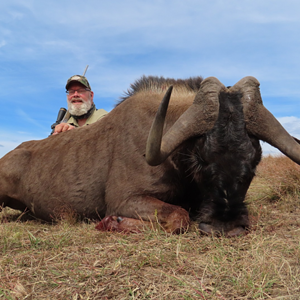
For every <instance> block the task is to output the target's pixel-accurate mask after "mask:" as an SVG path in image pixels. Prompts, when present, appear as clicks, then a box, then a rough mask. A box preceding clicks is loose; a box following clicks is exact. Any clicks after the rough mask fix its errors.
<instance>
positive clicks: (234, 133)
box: [146, 76, 300, 235]
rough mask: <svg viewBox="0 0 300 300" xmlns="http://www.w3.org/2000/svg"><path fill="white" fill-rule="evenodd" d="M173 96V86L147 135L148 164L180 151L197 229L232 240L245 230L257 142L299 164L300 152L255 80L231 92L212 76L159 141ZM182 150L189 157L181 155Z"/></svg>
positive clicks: (247, 80)
mask: <svg viewBox="0 0 300 300" xmlns="http://www.w3.org/2000/svg"><path fill="white" fill-rule="evenodd" d="M171 91H172V87H171V88H170V89H169V90H168V92H167V93H166V95H165V97H164V99H163V101H162V103H161V106H160V108H159V111H158V113H157V116H156V118H155V120H154V122H153V125H152V128H151V131H150V133H149V137H148V142H147V149H146V160H147V162H148V163H149V164H150V165H159V164H160V163H162V162H163V161H164V160H165V159H166V158H167V157H168V156H170V155H171V154H172V153H173V152H174V151H175V150H176V149H178V153H179V155H180V153H182V155H183V156H184V155H185V156H186V157H187V158H186V159H184V158H183V157H182V158H183V159H182V161H183V163H181V165H183V169H185V170H186V172H187V173H189V174H190V175H189V176H190V180H191V181H193V182H194V183H195V184H196V185H197V193H196V194H194V195H191V197H195V198H196V199H194V201H195V203H197V205H199V206H198V207H195V210H198V211H199V215H198V218H199V221H200V225H199V226H200V229H202V230H203V231H205V232H211V231H212V230H216V231H218V230H219V231H224V232H226V233H227V234H228V235H236V234H237V233H238V232H239V231H243V229H244V227H247V226H248V216H247V209H246V207H245V204H244V202H243V201H244V198H245V195H246V192H247V190H248V188H249V185H250V183H251V181H252V179H253V177H254V175H255V168H256V166H257V165H258V163H259V162H260V159H261V147H260V145H259V140H263V141H266V142H268V143H269V144H271V145H272V146H274V147H276V148H278V149H279V150H280V151H282V152H283V153H284V154H286V155H287V156H288V157H290V158H291V159H292V160H294V161H295V162H296V163H298V164H299V163H300V147H299V145H298V143H296V142H295V140H294V138H293V137H291V136H290V135H289V134H288V133H287V132H286V131H285V129H284V128H283V127H282V126H281V125H280V123H279V122H278V121H277V120H276V118H275V117H274V116H273V115H272V114H271V113H270V112H269V111H268V110H267V109H266V108H265V107H264V106H263V103H262V99H261V95H260V91H259V82H258V81H257V80H256V79H255V78H254V77H250V76H249V77H245V78H243V79H242V80H240V81H239V82H238V83H236V84H235V85H234V86H232V87H229V88H226V87H225V86H224V85H223V84H222V83H221V82H220V81H219V80H218V79H216V78H214V77H210V78H207V79H205V80H204V81H203V82H202V83H201V87H200V90H199V92H198V93H197V95H196V97H195V100H194V103H193V105H192V106H191V107H190V108H189V109H188V110H187V111H186V112H185V113H183V114H182V115H181V117H180V118H179V119H178V121H177V122H176V123H175V124H174V125H173V126H172V127H171V128H170V129H169V131H168V132H167V133H166V134H165V135H164V136H162V135H163V126H164V119H165V115H166V111H167V107H168V102H169V99H170V95H171ZM183 145H184V146H183ZM188 145H190V146H188ZM186 149H188V150H187V151H188V153H183V152H184V151H185V150H186ZM187 201H190V200H187ZM192 201H193V200H192Z"/></svg>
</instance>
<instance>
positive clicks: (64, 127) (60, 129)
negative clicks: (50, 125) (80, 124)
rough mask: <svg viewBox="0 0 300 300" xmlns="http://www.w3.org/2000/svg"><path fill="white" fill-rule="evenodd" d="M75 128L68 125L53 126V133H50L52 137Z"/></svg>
mask: <svg viewBox="0 0 300 300" xmlns="http://www.w3.org/2000/svg"><path fill="white" fill-rule="evenodd" d="M74 128H75V126H73V125H71V124H68V123H60V124H58V125H56V126H55V129H54V132H53V133H52V135H55V134H58V133H60V132H64V131H68V130H71V129H74Z"/></svg>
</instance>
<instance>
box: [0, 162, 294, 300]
mask: <svg viewBox="0 0 300 300" xmlns="http://www.w3.org/2000/svg"><path fill="white" fill-rule="evenodd" d="M299 179H300V169H299V167H298V166H296V165H295V164H294V163H291V162H290V161H289V160H288V159H286V158H283V157H279V158H274V157H268V158H265V159H264V160H263V162H262V164H261V165H260V167H259V169H258V174H257V177H256V178H255V180H254V182H253V184H252V186H251V188H250V190H249V193H248V196H247V202H248V204H249V211H250V214H251V222H252V227H251V229H250V230H249V232H248V234H247V235H245V236H241V237H238V238H232V239H228V238H223V237H206V236H201V235H200V234H199V232H198V230H197V228H196V226H194V227H193V226H192V228H191V229H190V230H189V232H188V233H185V234H182V235H167V234H165V233H164V232H163V231H154V230H145V232H143V233H140V234H131V235H125V234H117V233H103V232H98V231H96V230H95V229H94V227H95V224H93V223H90V224H88V223H76V222H74V220H73V218H72V217H70V218H69V219H66V220H62V221H60V222H59V223H58V224H56V225H49V224H44V223H41V222H39V221H36V220H26V219H23V218H24V217H21V218H19V219H18V214H17V213H16V212H15V211H12V210H10V209H4V210H3V212H2V213H1V214H0V220H1V224H0V253H1V256H0V299H173V300H175V299H222V300H224V299H299V298H300V289H299V286H300V226H299V225H300V211H299V208H298V207H299V202H300V200H299V199H300V198H299V188H298V187H299V184H298V181H299ZM22 219H23V220H22Z"/></svg>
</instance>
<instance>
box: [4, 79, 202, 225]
mask: <svg viewBox="0 0 300 300" xmlns="http://www.w3.org/2000/svg"><path fill="white" fill-rule="evenodd" d="M143 80H144V79H143ZM199 81H201V79H199V78H198V79H196V80H195V81H194V85H195V86H196V87H197V86H198V84H199ZM149 82H150V81H149ZM189 82H190V84H189V85H186V82H183V81H178V82H177V83H176V84H175V88H174V93H173V95H172V99H171V103H170V108H169V111H168V114H167V124H168V125H167V126H166V130H167V129H168V128H169V127H170V126H171V125H172V124H173V123H174V122H175V121H176V120H177V119H178V118H179V116H180V115H181V114H182V113H183V112H184V111H185V110H186V109H187V108H188V107H189V106H190V105H191V103H192V101H193V99H194V97H195V93H196V88H195V89H192V88H191V86H193V80H192V79H190V81H189ZM172 83H174V82H173V81H172ZM149 84H150V83H149ZM169 84H170V83H169V82H167V81H166V82H165V85H169ZM149 86H150V87H149ZM149 86H148V87H147V88H138V89H136V90H135V91H133V92H130V93H129V95H128V97H127V98H126V101H123V102H121V103H120V104H119V105H118V106H117V107H116V108H115V109H113V110H112V111H111V112H110V113H109V114H108V115H107V116H105V117H104V118H102V119H101V120H99V121H98V122H96V123H94V124H92V125H89V126H86V127H82V128H77V129H73V130H71V131H68V132H64V133H61V134H58V135H55V136H50V137H48V138H46V139H44V140H40V141H29V142H25V143H22V144H21V145H20V146H18V147H17V148H16V149H15V150H13V151H11V152H10V153H8V154H7V155H5V156H4V157H3V158H2V159H1V160H0V204H2V205H3V206H9V207H12V208H15V209H22V210H23V209H25V208H28V209H29V210H30V211H31V212H32V213H33V214H34V215H35V216H37V217H38V218H41V219H44V220H48V221H51V220H52V219H53V218H56V217H57V214H59V211H60V209H61V210H62V211H65V210H66V209H70V210H72V211H74V212H76V213H77V214H78V215H80V216H81V217H87V218H99V217H100V218H103V217H104V216H122V217H127V218H134V219H142V220H145V221H148V220H151V221H156V218H157V219H158V220H159V221H160V222H161V223H162V224H167V225H166V226H165V227H166V229H167V230H168V231H176V230H178V225H174V226H173V225H172V224H173V223H172V222H173V221H172V222H171V223H172V224H171V225H170V224H169V223H168V218H169V217H170V216H171V215H172V214H173V215H174V212H176V214H177V217H176V220H174V224H175V223H176V224H177V223H178V218H179V220H180V221H179V222H181V223H184V225H183V226H184V227H185V228H186V227H187V226H188V213H187V212H186V211H185V210H183V209H182V208H179V207H177V206H174V205H169V204H167V203H165V202H172V201H173V199H174V198H176V197H178V194H180V182H179V177H178V174H177V172H176V170H175V169H174V168H173V167H172V165H173V163H172V161H171V159H168V160H167V161H166V162H164V163H163V164H162V165H160V166H157V167H150V166H149V165H148V164H147V163H146V161H145V158H144V154H145V145H146V139H147V134H148V132H149V129H150V126H151V123H152V120H153V118H154V115H155V113H156V111H157V108H158V105H159V103H160V101H161V99H162V97H163V93H164V91H165V88H162V89H158V88H152V86H153V84H152V83H151V84H150V85H149ZM149 89H150V90H151V92H149ZM170 218H171V217H170ZM171 219H172V218H171ZM173 219H174V217H173ZM180 226H182V225H180Z"/></svg>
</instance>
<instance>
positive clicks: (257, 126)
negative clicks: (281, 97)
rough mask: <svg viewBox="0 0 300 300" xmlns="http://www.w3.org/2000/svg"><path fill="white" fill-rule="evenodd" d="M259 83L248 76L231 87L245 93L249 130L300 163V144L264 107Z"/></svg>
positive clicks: (244, 108)
mask: <svg viewBox="0 0 300 300" xmlns="http://www.w3.org/2000/svg"><path fill="white" fill-rule="evenodd" d="M259 85H260V83H259V81H258V80H257V79H256V78H254V77H251V76H248V77H244V78H243V79H241V80H240V81H239V82H238V83H236V84H235V85H234V86H233V87H231V88H230V90H232V91H237V90H238V91H241V92H242V93H243V96H242V102H243V110H244V116H245V122H246V128H247V131H248V132H249V133H250V134H252V135H254V136H256V137H257V138H259V139H260V140H263V141H265V142H267V143H269V144H270V145H272V146H274V147H275V148H277V149H278V150H280V151H281V152H282V153H284V154H285V155H286V156H288V157H289V158H290V159H292V160H293V161H294V162H296V163H297V164H300V145H299V144H298V143H297V142H296V141H295V140H294V138H293V137H292V136H291V135H289V133H288V132H287V131H286V130H285V129H284V128H283V127H282V125H281V124H280V123H279V122H278V121H277V119H276V118H275V117H274V116H273V115H272V114H271V113H270V112H269V111H268V110H267V109H266V108H265V107H264V105H263V102H262V98H261V94H260V90H259Z"/></svg>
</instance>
